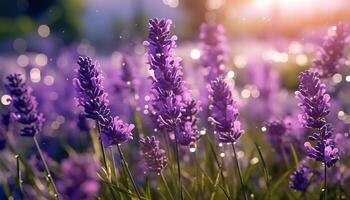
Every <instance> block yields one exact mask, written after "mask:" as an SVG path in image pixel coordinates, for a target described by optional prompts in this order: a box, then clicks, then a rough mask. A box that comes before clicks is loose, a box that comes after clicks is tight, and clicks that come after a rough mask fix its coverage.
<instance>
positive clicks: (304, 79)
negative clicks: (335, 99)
mask: <svg viewBox="0 0 350 200" xmlns="http://www.w3.org/2000/svg"><path fill="white" fill-rule="evenodd" d="M298 79H299V82H300V85H299V90H298V91H296V92H295V96H296V97H297V99H298V100H299V101H300V103H299V106H300V107H301V109H302V110H303V114H301V115H299V120H300V122H301V123H302V124H303V125H305V126H306V127H308V128H321V127H322V126H324V125H325V124H326V120H325V117H326V116H327V115H328V114H329V112H330V110H329V107H330V103H329V101H330V96H329V95H328V94H326V86H325V85H324V84H322V83H321V81H320V76H319V74H318V73H317V72H314V71H311V70H308V71H305V72H302V73H301V74H300V75H299V77H298Z"/></svg>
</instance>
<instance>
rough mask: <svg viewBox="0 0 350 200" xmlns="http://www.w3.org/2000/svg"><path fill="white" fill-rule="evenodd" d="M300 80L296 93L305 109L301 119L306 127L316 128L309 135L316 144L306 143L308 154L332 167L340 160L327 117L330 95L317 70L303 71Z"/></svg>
mask: <svg viewBox="0 0 350 200" xmlns="http://www.w3.org/2000/svg"><path fill="white" fill-rule="evenodd" d="M299 82H300V85H299V91H297V92H296V93H295V95H296V97H297V98H298V99H299V101H300V103H299V106H300V107H301V108H302V110H303V114H301V115H300V117H299V119H300V121H301V123H302V124H303V125H304V126H305V127H307V128H313V129H316V131H315V132H314V133H313V134H312V135H311V136H309V139H310V141H312V142H315V143H316V144H315V146H314V147H313V146H312V145H311V143H310V142H305V144H304V146H305V147H306V150H307V155H308V156H309V157H310V158H314V159H315V160H317V161H320V162H323V163H324V164H325V165H327V167H331V166H333V165H334V163H335V162H336V161H337V160H339V152H338V149H337V148H336V147H335V143H334V140H333V139H332V135H333V130H332V127H331V125H330V124H329V123H327V121H326V119H325V117H327V116H328V114H329V112H330V110H329V107H330V103H329V101H330V96H329V95H328V94H326V87H325V85H324V84H322V83H321V81H320V76H319V74H318V73H317V72H314V71H311V70H308V71H305V72H302V73H301V74H300V75H299Z"/></svg>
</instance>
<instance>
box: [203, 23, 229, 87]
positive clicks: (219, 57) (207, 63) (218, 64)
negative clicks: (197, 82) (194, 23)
mask: <svg viewBox="0 0 350 200" xmlns="http://www.w3.org/2000/svg"><path fill="white" fill-rule="evenodd" d="M199 39H200V42H201V43H200V44H201V50H202V56H201V58H200V60H201V65H202V66H203V67H206V68H208V75H207V76H206V78H207V80H208V81H212V80H215V79H216V78H217V77H220V76H223V75H225V72H226V69H225V63H226V62H227V60H228V58H227V46H226V42H227V41H226V40H227V39H226V36H225V29H224V27H223V26H222V25H220V24H215V23H203V24H202V25H201V27H200V34H199Z"/></svg>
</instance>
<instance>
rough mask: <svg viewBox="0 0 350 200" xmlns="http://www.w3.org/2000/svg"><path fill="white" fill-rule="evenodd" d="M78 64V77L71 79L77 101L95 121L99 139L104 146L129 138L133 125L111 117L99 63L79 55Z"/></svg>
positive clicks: (130, 137)
mask: <svg viewBox="0 0 350 200" xmlns="http://www.w3.org/2000/svg"><path fill="white" fill-rule="evenodd" d="M78 64H79V66H80V68H79V69H78V71H77V73H78V78H75V79H74V80H73V83H74V85H75V86H76V88H77V91H78V94H79V96H78V98H77V101H78V104H79V105H80V106H82V107H83V108H84V111H85V116H86V117H87V118H90V119H94V120H95V121H96V123H97V125H98V127H99V131H100V135H99V138H100V140H101V141H102V142H103V143H104V145H105V146H106V147H108V146H110V145H117V144H121V143H123V142H126V141H128V140H131V139H132V133H131V131H132V130H133V129H134V127H135V126H134V125H133V124H127V123H125V122H123V121H122V120H120V119H119V117H115V118H113V117H112V114H111V110H110V108H109V104H108V99H107V96H108V95H107V93H106V92H105V91H104V88H103V86H102V74H101V72H100V70H99V65H98V64H97V63H96V64H92V61H91V59H90V58H89V57H86V58H83V57H79V60H78Z"/></svg>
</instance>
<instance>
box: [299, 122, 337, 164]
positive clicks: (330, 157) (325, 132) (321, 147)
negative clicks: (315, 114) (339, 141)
mask: <svg viewBox="0 0 350 200" xmlns="http://www.w3.org/2000/svg"><path fill="white" fill-rule="evenodd" d="M332 135H333V129H332V127H331V125H330V124H326V125H324V126H323V127H322V128H321V130H320V132H315V133H313V134H312V135H311V136H309V140H310V141H313V142H316V145H315V147H313V146H312V145H311V143H310V142H305V144H304V146H305V147H306V151H307V155H308V157H310V158H314V159H315V160H317V161H320V162H323V163H325V164H326V165H327V167H331V166H333V165H334V164H335V163H336V162H337V161H338V160H339V150H338V148H336V147H335V142H334V140H333V139H332V138H331V137H332Z"/></svg>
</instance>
